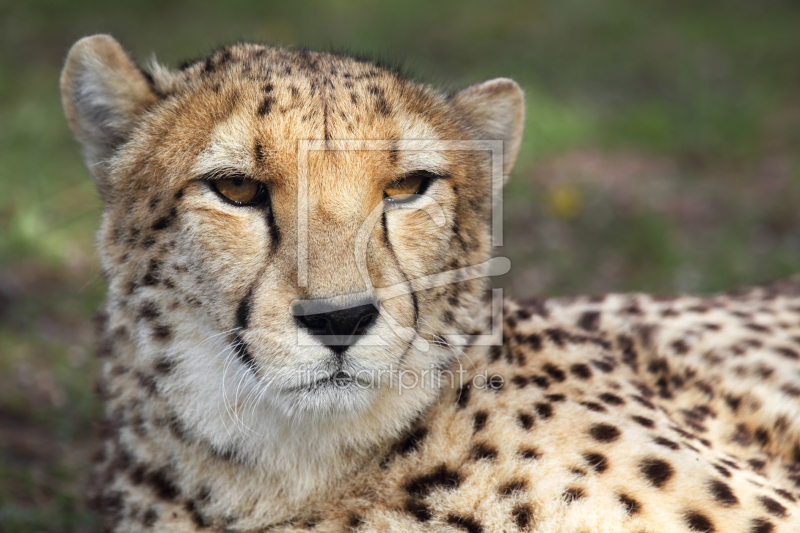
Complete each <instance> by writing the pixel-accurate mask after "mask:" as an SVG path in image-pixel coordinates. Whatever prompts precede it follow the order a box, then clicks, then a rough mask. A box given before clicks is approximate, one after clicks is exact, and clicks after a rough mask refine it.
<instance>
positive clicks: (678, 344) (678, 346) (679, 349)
mask: <svg viewBox="0 0 800 533" xmlns="http://www.w3.org/2000/svg"><path fill="white" fill-rule="evenodd" d="M672 349H673V350H675V353H676V354H677V355H686V354H687V353H689V345H688V344H686V341H684V340H680V339H679V340H677V341H675V342H673V343H672Z"/></svg>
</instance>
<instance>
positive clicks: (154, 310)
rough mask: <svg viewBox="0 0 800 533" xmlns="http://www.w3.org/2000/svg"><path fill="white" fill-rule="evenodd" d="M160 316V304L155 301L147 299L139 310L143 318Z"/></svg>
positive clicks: (149, 318) (153, 318)
mask: <svg viewBox="0 0 800 533" xmlns="http://www.w3.org/2000/svg"><path fill="white" fill-rule="evenodd" d="M160 316H161V312H160V311H159V310H158V306H157V305H156V303H155V302H150V301H147V302H145V303H144V304H142V307H141V309H140V310H139V318H140V319H143V320H155V319H157V318H159V317H160Z"/></svg>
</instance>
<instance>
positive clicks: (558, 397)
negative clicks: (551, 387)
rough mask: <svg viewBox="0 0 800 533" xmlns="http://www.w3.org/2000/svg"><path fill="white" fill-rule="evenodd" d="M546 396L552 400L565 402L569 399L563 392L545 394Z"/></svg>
mask: <svg viewBox="0 0 800 533" xmlns="http://www.w3.org/2000/svg"><path fill="white" fill-rule="evenodd" d="M545 398H546V399H548V400H550V401H551V402H564V401H566V400H567V397H566V396H564V395H563V394H548V395H546V396H545Z"/></svg>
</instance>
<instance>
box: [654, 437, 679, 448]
mask: <svg viewBox="0 0 800 533" xmlns="http://www.w3.org/2000/svg"><path fill="white" fill-rule="evenodd" d="M653 442H655V443H656V444H658V445H659V446H664V447H665V448H669V449H670V450H679V449H680V448H681V447H680V445H679V444H678V443H677V442H673V441H671V440H669V439H665V438H664V437H655V438H654V439H653Z"/></svg>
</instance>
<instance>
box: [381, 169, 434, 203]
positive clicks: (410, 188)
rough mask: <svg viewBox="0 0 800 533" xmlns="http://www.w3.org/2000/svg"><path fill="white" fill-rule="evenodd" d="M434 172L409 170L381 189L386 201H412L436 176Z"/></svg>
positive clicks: (423, 192)
mask: <svg viewBox="0 0 800 533" xmlns="http://www.w3.org/2000/svg"><path fill="white" fill-rule="evenodd" d="M439 177H440V176H437V175H436V174H433V173H431V172H428V171H425V170H418V171H414V172H410V173H408V174H406V175H405V176H403V177H401V178H400V179H398V180H396V181H394V182H392V183H390V184H389V186H388V187H386V188H385V189H384V190H383V193H384V196H385V199H386V201H387V202H391V203H394V204H402V203H408V202H411V201H413V200H414V199H415V198H417V197H418V196H419V195H421V194H425V191H426V190H428V187H430V185H431V183H433V182H434V181H435V180H436V179H437V178H439Z"/></svg>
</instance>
